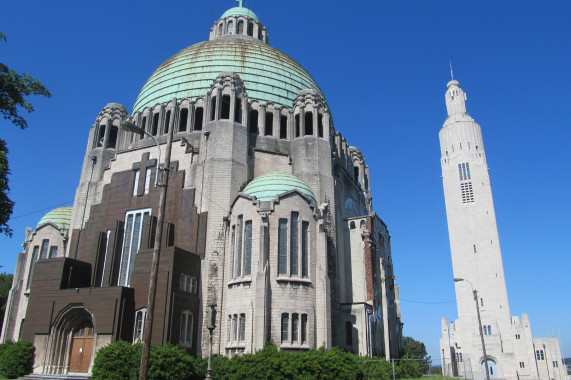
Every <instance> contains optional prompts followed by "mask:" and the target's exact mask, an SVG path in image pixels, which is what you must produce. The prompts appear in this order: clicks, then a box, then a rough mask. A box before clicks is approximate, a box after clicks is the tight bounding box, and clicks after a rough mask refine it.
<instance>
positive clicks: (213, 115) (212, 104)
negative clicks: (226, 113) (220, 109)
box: [210, 96, 216, 121]
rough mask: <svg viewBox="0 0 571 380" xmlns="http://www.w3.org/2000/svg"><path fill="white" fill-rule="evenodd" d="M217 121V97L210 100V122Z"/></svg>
mask: <svg viewBox="0 0 571 380" xmlns="http://www.w3.org/2000/svg"><path fill="white" fill-rule="evenodd" d="M213 120H216V96H213V97H212V98H211V100H210V121H213Z"/></svg>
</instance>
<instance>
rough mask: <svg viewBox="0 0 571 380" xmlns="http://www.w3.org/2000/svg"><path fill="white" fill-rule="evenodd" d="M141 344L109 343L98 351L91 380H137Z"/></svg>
mask: <svg viewBox="0 0 571 380" xmlns="http://www.w3.org/2000/svg"><path fill="white" fill-rule="evenodd" d="M141 348H142V346H141V344H131V343H128V342H125V341H118V342H115V343H111V344H109V345H107V346H105V347H103V348H101V349H100V350H99V351H97V355H96V356H95V360H94V361H93V370H92V374H91V378H92V379H93V380H118V379H125V380H131V379H137V378H138V376H139V367H140V364H141Z"/></svg>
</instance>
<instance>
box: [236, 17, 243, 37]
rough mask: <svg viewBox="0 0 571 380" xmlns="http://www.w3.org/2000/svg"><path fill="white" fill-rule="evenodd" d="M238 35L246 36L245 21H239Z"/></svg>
mask: <svg viewBox="0 0 571 380" xmlns="http://www.w3.org/2000/svg"><path fill="white" fill-rule="evenodd" d="M237 34H244V21H242V20H240V21H238V33H237Z"/></svg>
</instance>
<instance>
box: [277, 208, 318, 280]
mask: <svg viewBox="0 0 571 380" xmlns="http://www.w3.org/2000/svg"><path fill="white" fill-rule="evenodd" d="M288 227H289V228H288ZM288 232H289V234H288ZM309 241H310V239H309V222H306V221H301V223H300V218H299V213H297V212H292V213H291V218H290V220H289V221H288V220H287V219H280V220H279V222H278V276H281V277H282V280H283V278H284V276H287V277H304V278H307V277H309V254H310V251H309V250H310V247H309ZM288 243H289V245H288ZM300 261H301V262H300ZM300 267H301V268H300Z"/></svg>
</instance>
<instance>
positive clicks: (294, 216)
mask: <svg viewBox="0 0 571 380" xmlns="http://www.w3.org/2000/svg"><path fill="white" fill-rule="evenodd" d="M298 220H299V214H298V213H297V212H292V213H291V229H290V246H289V247H290V248H289V249H290V275H292V276H297V275H298V274H299V267H298V265H299V264H298V263H299V260H298V251H297V247H298V230H297V224H298Z"/></svg>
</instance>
